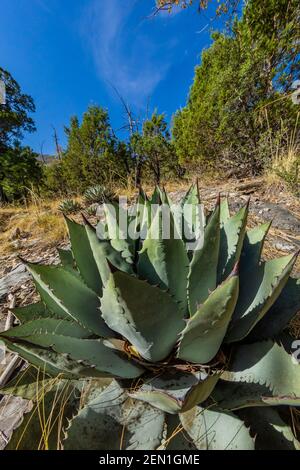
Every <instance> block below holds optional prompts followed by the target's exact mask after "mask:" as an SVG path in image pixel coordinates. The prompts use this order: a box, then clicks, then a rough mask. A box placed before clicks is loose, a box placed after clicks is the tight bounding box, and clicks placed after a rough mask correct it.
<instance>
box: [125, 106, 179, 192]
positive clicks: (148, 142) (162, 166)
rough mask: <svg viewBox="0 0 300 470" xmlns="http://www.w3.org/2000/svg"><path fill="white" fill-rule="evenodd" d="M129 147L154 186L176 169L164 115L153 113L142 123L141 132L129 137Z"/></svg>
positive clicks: (174, 156)
mask: <svg viewBox="0 0 300 470" xmlns="http://www.w3.org/2000/svg"><path fill="white" fill-rule="evenodd" d="M130 146H131V148H132V150H133V152H134V154H136V155H138V156H139V158H140V160H141V162H142V168H143V171H144V172H147V171H148V172H149V173H150V175H151V176H152V178H153V179H154V182H155V183H156V184H160V182H161V178H162V177H163V176H166V175H168V174H170V173H173V174H174V172H175V171H176V169H178V163H177V158H176V153H175V149H174V147H173V145H172V143H171V142H170V135H169V131H168V128H167V123H166V121H165V116H164V114H158V113H157V111H155V112H154V113H153V114H152V116H151V118H150V119H147V120H146V121H145V122H144V124H143V129H142V132H141V133H135V134H133V135H132V136H131V139H130Z"/></svg>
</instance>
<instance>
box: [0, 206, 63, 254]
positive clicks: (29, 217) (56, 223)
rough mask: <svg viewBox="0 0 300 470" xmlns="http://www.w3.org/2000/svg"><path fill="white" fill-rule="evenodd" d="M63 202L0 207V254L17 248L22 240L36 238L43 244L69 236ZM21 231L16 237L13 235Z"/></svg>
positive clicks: (55, 241)
mask: <svg viewBox="0 0 300 470" xmlns="http://www.w3.org/2000/svg"><path fill="white" fill-rule="evenodd" d="M59 203H60V201H39V204H36V203H33V204H30V205H28V206H27V207H21V206H19V207H11V206H7V207H3V208H1V209H0V230H1V232H0V256H1V255H4V254H7V253H9V252H13V251H18V249H19V245H20V242H22V241H24V242H25V241H33V240H37V241H39V242H40V243H42V245H43V246H44V245H53V244H56V243H58V242H60V241H62V240H63V239H64V238H66V236H67V231H66V226H65V222H64V219H63V216H62V214H61V213H60V212H59V211H58V209H57V208H58V205H59ZM16 229H18V230H19V235H18V236H17V237H16V240H13V238H14V237H13V236H14V234H15V232H16Z"/></svg>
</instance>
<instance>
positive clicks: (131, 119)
mask: <svg viewBox="0 0 300 470" xmlns="http://www.w3.org/2000/svg"><path fill="white" fill-rule="evenodd" d="M110 85H111V87H112V88H113V90H114V91H115V93H116V95H117V96H118V98H119V100H120V102H121V104H122V106H123V108H124V112H125V118H126V120H127V123H126V124H125V125H124V126H122V127H121V128H120V129H119V130H127V131H128V133H129V136H130V137H132V136H133V134H135V133H136V132H138V131H139V120H138V119H137V118H136V117H135V116H134V114H133V112H132V110H131V108H130V106H129V105H128V103H126V101H125V99H124V97H123V96H122V95H121V93H120V92H119V90H118V89H117V88H116V87H115V86H114V85H113V84H112V83H110ZM131 157H132V159H133V160H134V162H135V178H134V184H135V187H136V188H140V187H141V179H142V158H141V156H140V155H138V154H136V153H135V152H134V151H132V154H131Z"/></svg>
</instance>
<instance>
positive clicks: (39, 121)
mask: <svg viewBox="0 0 300 470" xmlns="http://www.w3.org/2000/svg"><path fill="white" fill-rule="evenodd" d="M153 6H154V0H1V28H0V66H1V67H3V68H5V69H7V70H8V71H9V72H10V73H11V74H12V75H13V76H14V78H15V79H16V80H17V81H18V82H19V84H20V85H21V87H22V89H23V91H24V92H26V93H28V94H30V95H31V96H32V97H33V98H34V101H35V104H36V113H35V115H34V119H35V121H36V126H37V132H36V133H34V134H32V135H28V134H27V135H26V136H25V139H24V144H28V145H31V146H32V147H33V148H34V150H36V151H39V150H40V148H41V145H43V151H44V153H53V151H54V145H53V139H52V135H53V128H52V126H54V127H55V128H56V129H57V132H58V136H59V139H60V142H61V144H62V145H65V137H64V132H63V129H64V126H65V125H67V124H68V122H69V120H70V117H71V116H72V115H74V114H76V115H78V116H81V115H82V113H83V112H84V111H85V110H86V109H87V107H88V106H89V105H91V104H100V105H102V106H104V107H105V108H108V110H109V114H110V119H111V123H112V125H113V127H114V129H115V130H118V129H119V128H121V127H122V126H123V124H124V113H123V109H122V106H121V104H120V101H119V99H118V98H117V96H116V94H115V92H114V90H113V87H112V85H113V86H115V87H117V89H118V91H119V92H120V94H121V95H122V96H123V97H124V99H125V100H126V101H127V102H128V104H130V106H131V107H132V108H133V110H134V111H135V112H136V113H137V114H138V115H139V116H140V118H141V119H142V118H143V117H144V116H145V114H146V110H147V105H148V107H149V109H150V110H153V109H154V108H156V107H157V108H158V110H159V111H160V112H164V113H166V116H167V119H168V120H170V119H171V117H172V114H173V113H174V112H175V111H176V109H178V108H179V107H181V106H183V105H184V104H185V102H186V97H187V94H188V90H189V87H190V85H191V83H192V79H193V75H194V67H195V65H197V64H198V63H199V61H200V54H201V50H202V49H203V48H205V47H208V46H209V44H210V29H211V28H212V27H213V28H217V27H218V28H220V27H222V24H221V22H220V21H221V20H214V21H213V22H212V21H211V20H210V18H212V17H213V9H212V10H211V11H207V12H205V13H201V14H200V15H199V14H197V12H196V11H195V9H194V8H190V9H187V10H184V11H181V10H179V9H178V10H175V11H174V13H173V14H172V15H169V14H167V13H161V14H160V15H158V16H156V17H155V18H149V15H151V12H152V9H153ZM118 135H119V136H120V138H124V137H125V136H124V135H123V134H122V131H120V132H119V134H118Z"/></svg>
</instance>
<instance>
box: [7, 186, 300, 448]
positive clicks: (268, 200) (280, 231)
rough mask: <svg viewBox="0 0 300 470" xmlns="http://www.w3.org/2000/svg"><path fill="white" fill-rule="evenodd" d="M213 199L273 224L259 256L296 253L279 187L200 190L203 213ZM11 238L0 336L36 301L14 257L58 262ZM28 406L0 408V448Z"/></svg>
mask: <svg viewBox="0 0 300 470" xmlns="http://www.w3.org/2000/svg"><path fill="white" fill-rule="evenodd" d="M172 189H173V188H172ZM218 193H221V194H222V195H225V194H226V195H228V196H229V202H230V208H231V210H232V211H235V210H237V209H238V208H239V207H240V206H241V205H242V204H245V202H246V201H247V200H248V198H249V197H250V212H249V213H250V217H249V225H250V226H251V225H254V224H256V223H259V222H263V221H269V220H272V227H271V229H270V232H269V234H268V237H267V240H266V246H265V250H264V253H263V256H265V257H266V258H268V257H274V256H276V255H277V256H278V255H284V254H288V253H290V252H295V251H297V250H298V249H300V200H299V199H298V198H296V197H294V196H292V195H291V194H289V193H288V192H286V191H285V190H284V189H283V188H282V187H280V186H271V187H269V186H266V185H265V182H264V180H263V179H261V178H257V179H249V180H242V181H241V180H239V181H235V180H234V181H226V182H221V183H218V184H216V183H214V184H207V185H206V186H205V187H203V188H200V195H201V198H202V201H203V202H204V203H205V205H206V206H207V207H208V208H211V207H213V205H214V203H215V199H216V197H217V195H218ZM182 194H184V189H183V188H182V189H180V190H179V189H176V190H175V191H174V190H173V191H171V192H170V195H171V197H172V198H173V200H174V201H176V200H177V199H179V198H180V196H181V195H182ZM15 238H16V244H17V251H15V252H13V253H7V254H4V255H3V256H1V257H0V260H1V263H0V330H4V329H5V328H7V327H8V326H10V324H11V323H12V322H13V321H14V318H13V316H12V315H11V314H9V310H10V308H12V307H13V306H15V305H16V306H22V305H26V304H29V303H32V302H33V301H35V300H37V295H36V293H35V290H34V286H33V282H32V281H31V279H30V277H29V275H28V273H27V272H26V269H25V266H24V264H23V262H22V261H21V259H20V258H19V257H18V255H20V256H21V258H24V259H27V260H30V261H39V262H43V263H47V264H52V263H56V262H57V261H58V255H57V251H56V247H54V246H47V244H46V245H45V243H44V242H43V240H32V238H31V237H30V234H22V233H19V232H18V227H16V233H15ZM66 245H67V242H66V241H63V240H62V242H61V243H60V245H59V246H60V247H65V246H66ZM294 274H295V275H300V261H298V263H297V265H296V267H295V272H294ZM293 332H294V334H295V336H298V337H300V321H298V322H295V324H294V326H293ZM12 359H13V356H12V355H11V354H9V355H8V356H6V360H5V361H3V358H2V361H1V351H0V382H1V375H2V374H3V372H4V371H5V369H6V368H7V364H9V363H11V361H12ZM1 362H3V364H2V365H1ZM0 385H1V384H0ZM28 406H29V404H28V403H27V402H25V401H24V400H20V399H12V398H10V399H7V398H5V399H3V400H2V401H1V402H0V448H3V447H4V446H5V444H6V441H7V438H8V437H7V436H8V435H9V429H13V428H14V427H15V426H16V425H17V423H18V422H19V421H20V419H22V414H23V413H24V412H25V411H26V410H27V409H28Z"/></svg>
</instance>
